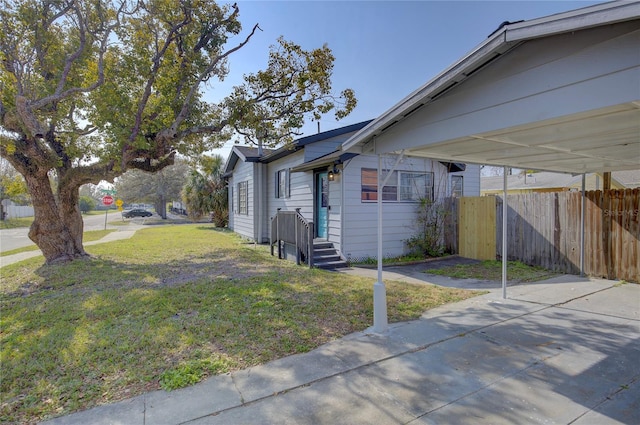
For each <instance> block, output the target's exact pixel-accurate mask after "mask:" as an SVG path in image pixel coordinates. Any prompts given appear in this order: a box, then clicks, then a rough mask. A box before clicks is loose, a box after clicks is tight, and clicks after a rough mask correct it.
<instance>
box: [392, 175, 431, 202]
mask: <svg viewBox="0 0 640 425" xmlns="http://www.w3.org/2000/svg"><path fill="white" fill-rule="evenodd" d="M421 198H427V199H429V200H432V199H433V174H432V173H408V172H403V171H401V172H400V200H401V201H411V202H416V201H418V200H420V199H421Z"/></svg>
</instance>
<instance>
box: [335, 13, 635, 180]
mask: <svg viewBox="0 0 640 425" xmlns="http://www.w3.org/2000/svg"><path fill="white" fill-rule="evenodd" d="M639 19H640V2H638V1H634V2H610V3H603V4H598V5H595V6H591V7H587V8H583V9H577V10H573V11H569V12H566V13H560V14H556V15H552V16H548V17H544V18H539V19H533V20H530V21H524V22H518V23H514V24H508V25H505V26H504V27H502V28H500V29H499V30H497V31H496V32H495V33H494V34H492V35H491V36H490V37H489V38H488V39H487V40H485V41H484V42H483V43H481V44H480V45H479V46H478V47H477V48H476V49H475V50H473V51H472V52H471V53H469V54H468V55H466V56H464V57H463V58H462V59H460V60H459V61H457V62H456V63H454V64H453V65H451V66H450V67H449V68H447V69H446V70H444V71H443V72H442V73H440V74H439V75H437V76H436V77H435V78H434V79H432V80H431V81H429V82H427V83H426V84H425V85H423V86H422V87H420V88H418V89H417V90H416V91H414V92H413V93H411V94H410V95H409V96H407V97H406V98H405V99H403V100H402V101H401V102H399V103H398V104H396V105H395V106H394V107H392V108H391V109H389V110H388V111H387V112H385V113H384V114H382V115H381V116H380V117H378V118H377V119H376V120H374V121H373V122H372V123H370V124H369V125H367V126H366V127H365V128H363V129H362V130H360V131H359V132H357V133H356V134H354V135H353V136H352V137H351V138H350V139H349V140H347V141H346V142H345V143H344V144H343V146H342V150H343V151H352V152H371V151H375V152H376V153H388V152H382V151H380V150H379V149H377V148H376V147H374V143H372V142H373V141H374V140H375V138H376V137H378V136H380V135H382V134H383V133H385V132H387V131H388V130H389V129H390V128H392V127H394V126H395V125H397V124H398V123H400V122H401V121H403V120H405V119H406V118H407V117H409V116H410V115H411V114H413V113H414V112H415V111H417V110H418V109H420V108H422V107H424V106H427V105H429V104H430V103H432V102H433V101H434V100H436V99H438V98H439V97H440V96H442V95H443V94H445V93H446V92H448V91H449V90H451V89H454V87H455V86H458V85H459V84H460V83H462V82H464V81H465V80H467V79H468V78H472V77H473V76H474V75H476V72H477V71H480V70H481V69H482V68H484V67H485V66H487V65H488V64H490V63H492V62H495V64H496V65H498V64H499V61H500V58H501V56H502V55H504V54H505V53H506V52H508V51H510V50H512V49H516V48H518V47H519V46H521V45H523V44H525V43H526V42H527V41H529V40H534V39H538V38H543V37H548V36H553V35H557V34H563V33H569V32H574V31H578V30H583V29H588V28H592V27H597V26H604V25H611V24H616V23H620V22H626V21H634V20H639ZM638 55H639V57H640V49H639V50H638ZM639 62H640V61H639ZM633 72H635V73H636V74H637V77H638V78H637V79H636V81H638V84H637V86H636V87H635V88H634V87H630V90H631V92H632V97H635V100H633V101H630V102H624V103H620V104H617V105H613V106H609V107H606V108H600V109H596V110H591V111H582V112H580V113H575V114H571V115H566V116H562V117H559V118H554V119H548V120H543V121H537V122H530V123H528V124H525V125H518V126H512V127H507V128H502V129H499V130H495V131H488V132H483V133H478V134H468V135H466V136H464V137H457V138H453V139H448V140H441V141H439V142H438V143H431V144H426V143H424V144H422V145H419V144H416V145H415V146H411V147H410V148H407V149H406V150H405V154H407V155H412V156H424V157H429V158H433V159H438V160H444V161H455V162H467V163H478V164H488V165H497V166H512V167H517V168H524V169H538V170H547V171H556V172H569V173H576V174H581V173H588V172H602V171H614V170H630V169H638V168H640V67H637V66H636V67H635V68H634V69H633ZM634 89H635V90H636V93H637V96H636V95H635V94H633V90H634Z"/></svg>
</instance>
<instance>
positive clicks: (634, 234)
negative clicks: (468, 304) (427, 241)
mask: <svg viewBox="0 0 640 425" xmlns="http://www.w3.org/2000/svg"><path fill="white" fill-rule="evenodd" d="M486 198H487V199H491V198H494V199H495V209H494V210H495V216H492V215H491V214H489V213H488V212H487V211H488V210H487V205H488V204H487V205H485V204H478V202H483V201H477V200H476V199H477V198H469V201H466V200H465V199H467V198H460V200H459V202H458V205H457V209H458V211H457V217H458V219H457V221H458V223H457V227H458V229H457V231H458V235H459V237H458V246H454V244H453V243H451V242H450V241H449V242H448V248H449V249H450V250H452V251H453V252H458V253H459V254H460V255H462V256H466V257H470V258H478V259H486V257H487V255H486V251H479V250H477V249H476V248H474V247H486V246H490V245H491V242H494V243H495V251H494V257H493V258H501V252H502V197H498V196H496V197H486ZM585 198H586V200H585V248H584V255H585V258H584V272H585V273H586V274H587V275H590V276H595V277H604V278H608V279H621V280H622V279H624V280H627V281H631V282H640V264H639V263H640V260H639V257H640V220H639V218H638V209H639V203H640V202H639V201H640V189H626V190H607V191H590V192H586V194H585ZM487 202H491V201H487ZM581 205H582V195H581V193H580V192H552V193H528V194H521V195H509V196H507V232H508V233H507V250H508V252H507V258H508V259H509V260H519V261H522V262H523V263H526V264H530V265H536V266H542V267H545V268H547V269H550V270H555V271H559V272H563V273H574V274H576V273H579V272H580V233H581V227H580V217H581ZM494 217H495V218H494ZM451 223H452V224H453V225H456V223H455V222H453V221H452V222H451ZM491 228H493V229H495V234H494V235H492V234H490V232H488V231H487V229H491ZM448 232H449V231H448ZM474 250H475V251H474Z"/></svg>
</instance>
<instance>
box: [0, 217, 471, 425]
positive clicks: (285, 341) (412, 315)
mask: <svg viewBox="0 0 640 425" xmlns="http://www.w3.org/2000/svg"><path fill="white" fill-rule="evenodd" d="M86 250H87V251H88V252H89V253H90V254H92V256H93V259H90V260H78V261H74V262H71V263H68V264H63V265H53V266H43V260H42V258H32V259H29V260H25V261H23V262H20V263H17V264H12V265H9V266H5V267H3V268H2V279H1V281H0V308H1V311H2V315H1V316H0V361H1V363H2V380H1V381H0V407H1V408H0V422H10V423H32V422H36V421H39V420H42V419H45V418H48V417H52V416H57V415H63V414H68V413H71V412H73V411H76V410H80V409H85V408H89V407H92V406H95V405H99V404H103V403H108V402H113V401H116V400H121V399H124V398H129V397H133V396H135V395H138V394H141V393H143V392H146V391H150V390H156V389H159V388H161V387H164V388H166V389H173V388H179V387H182V386H185V385H191V384H193V383H195V382H198V381H199V380H201V379H203V378H204V377H206V376H209V375H214V374H219V373H226V372H229V371H233V370H237V369H241V368H246V367H249V366H252V365H256V364H260V363H264V362H267V361H270V360H273V359H276V358H280V357H283V356H287V355H290V354H294V353H300V352H306V351H309V350H312V349H314V348H315V347H318V346H319V345H321V344H323V343H325V342H328V341H330V340H333V339H336V338H339V337H341V336H343V335H346V334H349V333H351V332H354V331H358V330H363V329H365V328H367V327H368V326H370V325H371V323H372V316H373V311H372V302H371V300H372V297H373V295H372V292H373V283H374V282H373V280H371V279H365V278H358V277H354V276H349V275H343V274H339V273H330V272H325V271H322V270H317V269H308V268H305V267H300V266H296V265H295V264H294V263H292V262H288V261H283V260H277V259H276V258H274V257H271V256H270V255H268V251H267V249H265V248H264V247H258V248H254V247H253V245H247V244H241V243H240V241H239V239H237V238H236V237H235V236H234V235H233V234H232V233H230V232H227V231H222V230H217V229H215V228H213V227H212V226H209V225H181V226H162V227H160V226H157V227H156V226H152V227H151V228H148V229H143V230H140V231H138V232H137V233H136V235H135V236H134V237H133V238H131V239H128V240H123V241H115V242H111V243H107V244H99V245H93V246H88V247H86ZM475 294H478V292H469V291H463V290H455V289H448V288H440V287H435V286H431V285H411V284H407V283H394V282H389V283H388V285H387V297H388V306H389V307H388V309H389V311H388V313H389V320H390V321H391V322H397V321H404V320H410V319H416V318H418V317H419V316H420V315H421V314H422V313H423V312H424V311H425V310H427V309H429V308H432V307H435V306H438V305H442V304H445V303H449V302H454V301H458V300H461V299H465V298H468V297H471V296H474V295H475Z"/></svg>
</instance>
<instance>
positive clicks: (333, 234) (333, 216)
mask: <svg viewBox="0 0 640 425" xmlns="http://www.w3.org/2000/svg"><path fill="white" fill-rule="evenodd" d="M342 182H343V179H342V173H340V174H338V175H337V176H336V179H335V180H334V181H332V182H329V206H330V207H331V208H329V223H328V232H327V233H328V237H327V240H329V242H333V246H334V248H336V249H337V250H338V251H340V252H342V246H341V235H342V222H341V220H342Z"/></svg>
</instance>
